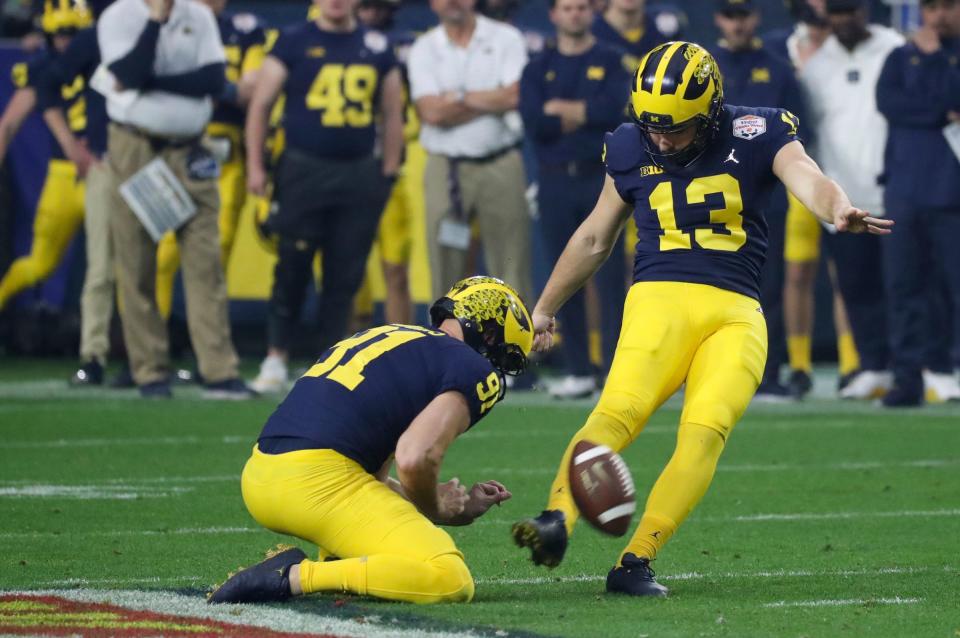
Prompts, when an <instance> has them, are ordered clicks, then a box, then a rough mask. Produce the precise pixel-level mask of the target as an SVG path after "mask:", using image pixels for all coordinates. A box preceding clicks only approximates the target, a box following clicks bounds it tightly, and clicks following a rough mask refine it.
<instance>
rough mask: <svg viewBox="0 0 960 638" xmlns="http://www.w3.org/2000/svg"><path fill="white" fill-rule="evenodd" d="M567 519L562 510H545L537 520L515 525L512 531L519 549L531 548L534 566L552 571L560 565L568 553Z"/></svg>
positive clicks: (533, 519)
mask: <svg viewBox="0 0 960 638" xmlns="http://www.w3.org/2000/svg"><path fill="white" fill-rule="evenodd" d="M565 521H566V517H565V516H564V515H563V512H561V511H560V510H544V511H543V512H541V513H540V516H537V517H536V518H528V519H527V520H525V521H520V522H519V523H514V524H513V527H512V528H511V530H510V533H511V534H512V535H513V542H514V543H516V544H517V546H518V547H529V548H530V558H531V559H532V560H533V564H534V565H546V566H547V567H550V568H551V569H552V568H554V567H556V566H557V565H559V564H560V561H562V560H563V554H564V553H565V552H566V551H567V527H566V525H565V524H564V523H565Z"/></svg>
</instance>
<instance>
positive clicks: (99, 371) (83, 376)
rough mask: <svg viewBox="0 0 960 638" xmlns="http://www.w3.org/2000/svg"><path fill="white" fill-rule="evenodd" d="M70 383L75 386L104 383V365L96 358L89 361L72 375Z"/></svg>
mask: <svg viewBox="0 0 960 638" xmlns="http://www.w3.org/2000/svg"><path fill="white" fill-rule="evenodd" d="M70 385H72V386H74V387H82V386H88V385H103V366H102V365H100V362H99V361H96V360H93V361H87V362H86V363H84V364H83V365H82V366H80V369H79V370H77V371H76V372H74V373H73V376H72V377H70Z"/></svg>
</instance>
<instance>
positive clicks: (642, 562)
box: [607, 554, 668, 596]
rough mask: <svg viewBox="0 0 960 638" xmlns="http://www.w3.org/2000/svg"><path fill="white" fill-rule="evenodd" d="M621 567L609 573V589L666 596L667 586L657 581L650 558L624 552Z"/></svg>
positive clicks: (639, 594)
mask: <svg viewBox="0 0 960 638" xmlns="http://www.w3.org/2000/svg"><path fill="white" fill-rule="evenodd" d="M620 565H621V566H620V567H614V568H613V569H611V570H610V573H609V574H607V591H608V592H610V593H614V594H629V595H630V596H666V595H667V591H668V590H667V588H666V587H664V586H663V585H661V584H660V583H658V582H657V579H656V578H654V576H656V574H654V573H653V570H652V569H650V559H649V558H637V556H636V554H624V556H623V559H622V560H621V561H620Z"/></svg>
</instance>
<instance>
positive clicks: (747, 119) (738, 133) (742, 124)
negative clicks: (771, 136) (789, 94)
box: [733, 115, 767, 140]
mask: <svg viewBox="0 0 960 638" xmlns="http://www.w3.org/2000/svg"><path fill="white" fill-rule="evenodd" d="M766 132H767V119H766V118H763V117H760V116H759V115H744V116H742V117H738V118H737V119H735V120H734V121H733V136H734V137H739V138H740V139H744V140H752V139H753V138H755V137H757V136H759V135H763V134H764V133H766Z"/></svg>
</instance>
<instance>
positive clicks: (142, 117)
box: [97, 0, 254, 399]
mask: <svg viewBox="0 0 960 638" xmlns="http://www.w3.org/2000/svg"><path fill="white" fill-rule="evenodd" d="M97 35H98V41H99V45H100V54H101V58H102V60H103V65H104V66H105V67H106V68H107V69H109V70H110V72H111V73H112V74H113V76H114V77H115V78H116V86H115V87H114V88H113V90H111V91H108V92H107V115H108V116H109V118H110V126H109V132H108V142H107V146H108V151H107V156H108V161H107V167H108V173H109V177H108V180H109V189H108V197H109V199H108V205H109V207H110V211H111V218H110V231H111V236H112V240H113V246H114V249H115V255H116V260H117V281H118V282H119V287H120V293H121V295H122V297H123V306H124V309H123V314H122V317H121V319H122V323H123V334H124V339H125V341H126V344H127V352H128V354H129V357H130V367H131V370H132V372H133V378H134V381H135V382H136V383H137V385H138V386H139V387H140V394H141V396H144V397H154V398H169V397H170V396H171V391H170V378H169V373H170V371H169V356H170V354H169V343H168V335H167V326H166V324H165V323H164V321H163V319H162V318H161V317H160V312H159V311H158V309H157V302H156V270H157V259H156V244H155V243H154V242H153V241H152V239H151V237H150V235H149V234H148V233H147V231H146V229H145V228H144V226H143V225H142V224H141V222H140V221H139V220H138V219H137V217H136V216H135V215H134V213H133V211H132V210H131V208H130V207H129V206H128V205H127V203H126V202H125V201H124V199H123V198H122V197H121V196H120V192H119V188H120V185H121V184H123V183H124V182H126V181H127V180H128V179H129V178H130V177H132V176H133V175H134V174H135V173H137V172H138V171H139V170H140V169H142V168H143V167H144V166H146V165H147V164H149V163H150V162H151V161H153V160H154V159H156V158H161V159H163V161H164V162H165V163H166V164H167V165H168V166H169V168H170V170H171V171H172V172H173V174H174V175H175V176H176V179H177V180H178V181H179V182H180V184H181V185H182V186H183V188H184V189H185V191H186V193H187V195H188V196H189V197H190V198H191V199H192V200H193V202H194V203H195V204H196V207H197V212H196V214H195V216H194V217H192V218H191V219H189V220H187V221H186V223H184V224H183V225H182V226H181V227H180V228H178V229H177V231H176V233H177V241H178V243H179V245H180V255H181V259H182V261H183V275H184V276H183V283H184V288H185V290H186V297H187V325H188V327H189V329H190V337H191V341H192V343H193V350H194V352H195V353H196V355H197V364H198V367H199V370H200V374H201V375H202V376H203V379H204V381H205V391H204V396H206V397H208V398H229V399H243V398H248V397H251V396H253V395H254V393H253V392H251V390H250V389H249V388H248V387H247V386H246V384H244V383H243V381H241V380H240V378H239V377H238V376H237V364H238V361H237V354H236V352H235V351H234V348H233V343H232V341H231V338H230V321H229V317H228V314H227V287H226V283H225V281H224V275H223V267H222V266H221V264H220V248H219V240H218V234H217V213H218V210H219V197H218V193H217V181H216V177H217V164H216V160H215V159H214V158H213V157H212V156H211V155H210V153H209V151H207V150H206V149H205V148H204V147H203V145H202V144H201V137H202V135H203V132H204V129H205V128H206V126H207V123H208V122H209V121H210V116H211V114H212V112H213V100H212V98H213V97H215V96H219V95H221V93H222V91H223V87H224V68H225V65H224V62H225V56H224V51H223V45H222V44H221V43H220V38H219V34H218V32H217V23H216V20H215V19H214V16H213V13H212V12H211V11H210V9H209V8H208V7H206V6H205V5H202V4H200V3H198V2H195V1H194V0H117V2H115V3H114V4H113V5H111V6H110V7H109V8H108V9H107V10H106V11H104V13H103V15H102V16H101V18H100V22H99V23H98V25H97ZM159 69H162V70H163V71H164V73H162V74H161V73H158V70H159ZM130 91H135V92H136V93H135V96H133V98H132V99H131V98H130Z"/></svg>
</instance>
